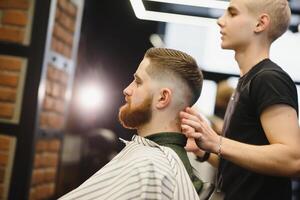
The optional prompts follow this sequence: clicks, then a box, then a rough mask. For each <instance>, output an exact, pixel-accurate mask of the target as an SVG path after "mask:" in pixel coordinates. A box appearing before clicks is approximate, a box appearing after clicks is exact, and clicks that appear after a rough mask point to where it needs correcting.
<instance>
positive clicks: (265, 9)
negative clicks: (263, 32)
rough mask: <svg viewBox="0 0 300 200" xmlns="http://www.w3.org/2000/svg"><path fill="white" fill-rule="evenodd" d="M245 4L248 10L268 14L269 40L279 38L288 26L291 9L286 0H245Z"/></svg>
mask: <svg viewBox="0 0 300 200" xmlns="http://www.w3.org/2000/svg"><path fill="white" fill-rule="evenodd" d="M246 6H247V7H248V9H249V10H250V12H253V13H256V14H262V13H266V14H268V15H269V16H270V21H271V24H270V29H269V31H268V36H269V38H270V40H271V42H273V41H275V40H276V39H277V38H279V37H280V36H281V35H282V34H283V33H284V32H285V31H286V30H287V29H288V27H289V24H290V19H291V9H290V7H289V3H288V1H287V0H247V2H246Z"/></svg>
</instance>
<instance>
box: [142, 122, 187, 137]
mask: <svg viewBox="0 0 300 200" xmlns="http://www.w3.org/2000/svg"><path fill="white" fill-rule="evenodd" d="M160 132H181V128H180V124H179V120H175V119H174V120H164V119H163V118H160V119H157V120H155V119H152V120H151V121H150V122H149V123H147V124H144V125H142V126H139V127H138V128H137V134H138V135H139V136H142V137H146V136H149V135H153V134H155V133H160Z"/></svg>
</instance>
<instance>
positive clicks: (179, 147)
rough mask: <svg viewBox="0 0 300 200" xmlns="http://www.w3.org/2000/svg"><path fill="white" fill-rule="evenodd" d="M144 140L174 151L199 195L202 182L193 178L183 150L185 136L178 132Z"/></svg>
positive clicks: (158, 134) (156, 135)
mask: <svg viewBox="0 0 300 200" xmlns="http://www.w3.org/2000/svg"><path fill="white" fill-rule="evenodd" d="M145 138H146V139H148V140H151V141H153V142H155V143H157V144H158V145H161V146H166V147H169V148H171V149H172V150H173V151H175V153H176V154H177V155H178V157H179V158H180V159H181V161H182V163H183V165H184V167H185V169H186V171H187V173H188V174H189V177H190V178H191V181H192V182H193V185H194V186H195V189H196V191H197V192H198V194H200V192H201V189H202V185H203V182H202V181H201V180H200V179H199V178H198V177H196V176H195V174H194V172H193V167H192V165H191V163H190V161H189V159H188V156H187V153H186V150H185V149H184V147H185V145H186V141H187V138H186V137H185V135H183V134H182V133H178V132H161V133H155V134H153V135H149V136H146V137H145Z"/></svg>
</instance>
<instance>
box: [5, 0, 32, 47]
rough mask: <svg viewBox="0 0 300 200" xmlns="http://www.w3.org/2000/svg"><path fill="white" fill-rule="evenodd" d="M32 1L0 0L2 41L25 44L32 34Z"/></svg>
mask: <svg viewBox="0 0 300 200" xmlns="http://www.w3.org/2000/svg"><path fill="white" fill-rule="evenodd" d="M31 8H32V1H31V0H0V16H1V17H0V41H5V42H12V43H19V44H25V43H26V38H28V37H29V34H30V32H31V30H30V29H31V28H30V27H31V24H30V20H29V19H30V18H31V15H32V13H33V12H32V11H31V10H32V9H31Z"/></svg>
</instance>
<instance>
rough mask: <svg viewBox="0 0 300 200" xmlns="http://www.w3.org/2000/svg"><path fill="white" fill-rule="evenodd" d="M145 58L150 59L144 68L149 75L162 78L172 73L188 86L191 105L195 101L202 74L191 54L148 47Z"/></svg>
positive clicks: (200, 88)
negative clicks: (147, 65)
mask: <svg viewBox="0 0 300 200" xmlns="http://www.w3.org/2000/svg"><path fill="white" fill-rule="evenodd" d="M145 58H149V59H150V65H149V67H148V68H147V69H146V71H147V73H148V74H149V75H150V76H152V77H156V78H163V76H168V75H170V74H172V75H175V76H176V77H178V78H180V79H182V81H184V82H185V83H186V84H187V85H188V87H189V88H190V92H191V97H192V98H191V100H190V103H191V105H193V104H194V103H196V101H197V100H198V98H199V96H200V94H201V90H202V84H203V74H202V72H201V70H200V68H199V67H198V65H197V62H196V61H195V59H194V58H193V57H192V56H190V55H188V54H186V53H184V52H181V51H178V50H174V49H167V48H150V49H148V50H147V52H146V53H145ZM191 105H190V106H191Z"/></svg>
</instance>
